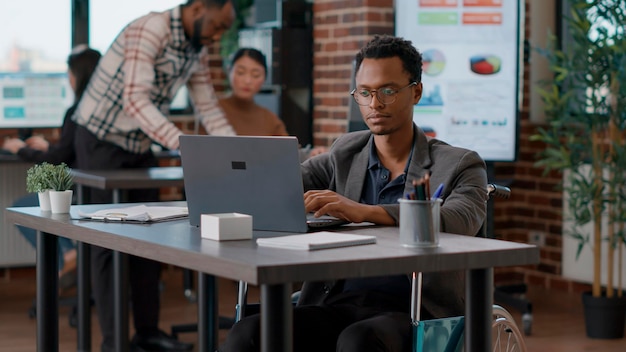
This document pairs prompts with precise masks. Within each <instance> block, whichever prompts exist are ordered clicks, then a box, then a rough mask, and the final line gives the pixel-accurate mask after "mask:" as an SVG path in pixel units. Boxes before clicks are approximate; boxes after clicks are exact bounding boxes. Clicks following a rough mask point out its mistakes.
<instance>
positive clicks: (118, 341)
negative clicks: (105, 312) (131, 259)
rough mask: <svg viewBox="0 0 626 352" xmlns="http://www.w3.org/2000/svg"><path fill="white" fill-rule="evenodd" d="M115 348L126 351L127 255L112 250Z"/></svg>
mask: <svg viewBox="0 0 626 352" xmlns="http://www.w3.org/2000/svg"><path fill="white" fill-rule="evenodd" d="M113 290H114V293H113V295H114V300H115V350H116V351H119V352H128V347H129V346H128V342H129V340H128V255H127V254H125V253H121V252H118V251H113Z"/></svg>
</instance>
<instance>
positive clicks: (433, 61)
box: [422, 49, 446, 76]
mask: <svg viewBox="0 0 626 352" xmlns="http://www.w3.org/2000/svg"><path fill="white" fill-rule="evenodd" d="M445 67H446V58H445V56H443V53H442V52H441V51H439V50H436V49H430V50H426V51H424V52H423V53H422V71H423V72H424V74H426V75H428V76H436V75H438V74H440V73H441V72H443V69H444V68H445Z"/></svg>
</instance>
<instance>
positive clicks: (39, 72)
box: [0, 0, 74, 128]
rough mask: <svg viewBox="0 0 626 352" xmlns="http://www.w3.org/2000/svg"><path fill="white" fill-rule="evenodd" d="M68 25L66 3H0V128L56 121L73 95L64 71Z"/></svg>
mask: <svg viewBox="0 0 626 352" xmlns="http://www.w3.org/2000/svg"><path fill="white" fill-rule="evenodd" d="M33 8H36V9H37V10H36V11H33ZM70 27H71V21H70V1H49V0H33V1H30V2H24V1H8V2H4V3H3V4H2V11H0V31H1V33H3V35H2V36H0V128H26V127H58V126H60V125H61V124H62V122H63V116H64V113H65V110H66V109H67V108H68V107H69V106H70V105H71V104H72V102H73V99H74V98H73V94H72V90H71V88H70V87H69V82H68V80H67V72H66V71H67V64H66V59H67V55H68V54H69V52H70V46H71V44H70V41H71V35H70Z"/></svg>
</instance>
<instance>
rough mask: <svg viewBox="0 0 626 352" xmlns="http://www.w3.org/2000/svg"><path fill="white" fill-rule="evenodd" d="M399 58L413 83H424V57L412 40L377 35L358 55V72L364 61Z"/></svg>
mask: <svg viewBox="0 0 626 352" xmlns="http://www.w3.org/2000/svg"><path fill="white" fill-rule="evenodd" d="M396 56H397V57H399V58H400V60H402V67H403V68H404V70H405V71H406V72H407V73H408V74H409V76H410V80H411V81H412V82H413V81H415V82H418V83H419V82H421V81H422V55H421V54H420V53H419V52H418V51H417V49H415V47H414V46H413V44H412V43H411V41H410V40H404V39H403V38H400V37H394V36H390V35H375V36H374V38H373V39H372V40H370V41H369V42H368V43H367V44H365V46H364V47H363V48H361V50H360V51H359V52H358V53H357V54H356V71H355V72H358V71H359V68H360V67H361V63H362V62H363V59H386V58H391V57H396Z"/></svg>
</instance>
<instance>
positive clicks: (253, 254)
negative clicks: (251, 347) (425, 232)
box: [7, 202, 539, 352]
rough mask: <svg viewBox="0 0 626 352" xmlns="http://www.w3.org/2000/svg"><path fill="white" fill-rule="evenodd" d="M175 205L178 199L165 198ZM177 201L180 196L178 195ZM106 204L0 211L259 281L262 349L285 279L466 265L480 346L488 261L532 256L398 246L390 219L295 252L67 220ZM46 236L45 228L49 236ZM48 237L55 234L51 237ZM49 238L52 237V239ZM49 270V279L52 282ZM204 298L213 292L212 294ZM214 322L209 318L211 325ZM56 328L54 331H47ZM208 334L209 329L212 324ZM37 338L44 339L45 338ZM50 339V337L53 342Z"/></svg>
mask: <svg viewBox="0 0 626 352" xmlns="http://www.w3.org/2000/svg"><path fill="white" fill-rule="evenodd" d="M165 204H170V205H181V203H179V202H174V203H165ZM183 204H184V203H183ZM104 207H111V205H110V204H109V205H86V206H73V207H72V210H71V215H72V216H71V217H70V216H69V215H67V214H62V215H53V214H50V213H42V212H40V211H39V209H38V208H9V209H8V210H7V218H8V219H9V220H10V221H12V222H14V223H16V224H20V225H23V226H26V227H31V228H34V229H37V230H39V231H44V232H47V233H52V234H54V235H57V236H63V237H68V238H72V239H75V240H77V241H84V242H85V243H89V244H94V245H97V246H101V247H105V248H110V249H112V250H115V251H120V252H124V253H128V254H133V255H137V256H141V257H145V258H149V259H154V260H159V261H162V262H165V263H170V264H174V265H177V266H182V267H186V268H189V269H193V270H197V271H200V272H203V273H207V274H212V275H216V276H221V277H224V278H229V279H233V280H243V281H247V282H249V283H251V284H255V285H260V286H261V304H262V305H263V307H264V310H263V311H270V312H272V314H267V315H265V316H264V317H263V318H262V327H261V334H262V335H261V336H262V351H265V352H270V351H271V352H280V351H291V350H292V346H291V341H292V340H291V336H292V330H291V329H292V318H291V314H290V313H291V302H290V294H291V288H292V283H293V282H299V281H305V280H327V279H341V278H350V277H352V278H356V277H366V276H384V275H395V274H403V273H410V272H412V271H418V270H419V271H422V272H436V271H447V270H466V271H467V289H466V302H467V305H466V319H467V323H466V334H465V336H466V351H468V352H476V351H480V352H483V351H486V350H489V349H490V346H491V306H492V294H491V292H492V289H493V269H492V268H493V267H494V266H511V265H526V264H533V263H537V262H538V261H539V250H538V248H537V247H535V246H531V245H526V244H520V243H514V242H506V241H498V240H493V239H485V238H475V237H468V236H459V235H451V234H442V235H441V237H440V246H439V247H438V248H434V249H416V248H405V247H402V246H401V245H400V243H399V241H398V228H397V227H369V228H358V227H355V228H353V229H350V230H349V232H353V233H359V234H374V235H376V236H377V238H378V243H377V244H375V245H366V246H355V247H346V248H336V249H328V250H320V251H311V252H302V251H292V250H282V249H273V248H258V247H257V246H256V244H255V242H254V241H229V242H216V241H211V240H206V239H202V238H201V237H200V233H199V232H200V231H199V229H198V228H195V227H191V226H189V222H188V221H187V220H178V221H171V222H164V223H157V224H151V225H133V224H123V223H100V222H90V221H80V220H72V218H75V217H76V216H77V212H78V210H83V211H86V212H92V211H95V210H97V209H102V208H104ZM271 235H272V233H268V232H255V236H256V237H261V236H271ZM49 237H52V236H49ZM53 240H55V239H53ZM54 243H56V241H54ZM38 250H39V253H38V255H39V256H40V257H39V258H40V259H42V260H44V261H45V262H44V263H41V265H40V263H39V262H38V266H37V271H38V282H37V290H38V292H55V291H54V290H51V288H50V287H48V286H47V285H49V283H48V284H47V283H45V282H42V281H40V280H39V277H40V275H42V274H44V273H46V271H48V270H46V265H49V266H54V263H53V261H54V260H56V259H55V258H56V257H54V255H53V254H51V253H47V251H48V250H49V248H48V246H39V247H38ZM56 279H57V278H56V276H55V275H52V280H53V281H55V282H54V283H52V284H55V283H56ZM203 287H204V285H200V291H199V295H198V296H199V300H200V301H199V312H198V315H199V332H200V333H199V348H200V351H213V348H214V347H215V344H216V341H215V340H213V341H208V340H206V339H207V336H204V335H205V334H204V333H202V332H203V331H204V332H206V331H207V330H206V329H207V328H206V324H207V322H208V321H212V322H214V323H215V322H216V320H217V314H216V311H215V310H212V309H211V307H212V306H213V304H216V302H213V303H210V304H207V301H206V300H207V298H206V297H207V294H208V293H210V292H203V289H204V288H203ZM210 298H213V299H216V297H215V295H212V296H211V297H210ZM39 303H40V304H41V306H38V307H37V311H38V312H42V311H47V310H49V311H52V312H55V313H56V310H55V308H56V305H57V302H56V300H42V302H38V304H39ZM56 324H57V320H56V316H55V317H54V319H46V320H45V321H44V322H42V324H41V325H38V341H41V343H44V345H41V344H39V342H38V346H39V348H40V350H41V349H42V347H41V346H48V347H49V346H56V345H58V336H57V335H58V327H56ZM216 327H217V325H216V324H215V325H214V329H215V328H216ZM54 334H56V335H54ZM208 335H210V336H209V337H211V336H216V335H217V332H216V331H215V330H214V331H212V332H209V333H208ZM45 343H48V344H47V345H46V344H45ZM54 343H56V344H54Z"/></svg>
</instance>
